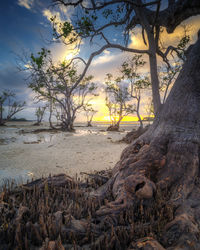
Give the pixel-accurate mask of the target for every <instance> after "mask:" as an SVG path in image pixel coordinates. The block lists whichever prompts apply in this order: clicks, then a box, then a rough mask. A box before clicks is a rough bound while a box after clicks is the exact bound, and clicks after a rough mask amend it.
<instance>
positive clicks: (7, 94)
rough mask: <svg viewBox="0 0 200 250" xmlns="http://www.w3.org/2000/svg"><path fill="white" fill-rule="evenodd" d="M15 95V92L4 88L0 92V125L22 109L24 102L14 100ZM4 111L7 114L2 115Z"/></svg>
mask: <svg viewBox="0 0 200 250" xmlns="http://www.w3.org/2000/svg"><path fill="white" fill-rule="evenodd" d="M15 96H16V95H15V93H13V92H12V91H9V90H4V91H3V92H2V93H1V94H0V126H1V125H4V124H5V123H6V122H7V121H9V120H10V119H11V118H12V117H13V116H14V115H15V114H17V113H18V112H20V111H22V110H23V109H24V107H25V104H26V103H25V102H16V101H14V100H13V99H14V98H15ZM5 111H6V112H7V115H4V112H5Z"/></svg>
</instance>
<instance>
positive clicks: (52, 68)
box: [29, 49, 96, 131]
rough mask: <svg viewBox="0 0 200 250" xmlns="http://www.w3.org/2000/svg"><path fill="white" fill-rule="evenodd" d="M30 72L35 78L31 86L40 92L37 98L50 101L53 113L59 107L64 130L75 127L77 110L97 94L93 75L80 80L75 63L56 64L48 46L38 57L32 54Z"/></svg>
mask: <svg viewBox="0 0 200 250" xmlns="http://www.w3.org/2000/svg"><path fill="white" fill-rule="evenodd" d="M29 71H30V72H31V79H32V81H31V83H30V84H29V87H30V88H31V89H32V90H33V91H34V92H35V93H36V94H37V98H38V99H43V100H44V99H45V100H47V101H48V102H49V103H50V114H52V112H53V108H54V107H56V109H57V112H59V114H60V115H59V116H57V117H58V118H59V119H60V120H61V126H62V129H64V130H67V131H72V130H74V120H75V118H76V115H77V112H79V111H80V110H81V109H83V107H84V105H86V104H87V100H86V99H87V97H88V96H91V95H95V90H96V85H95V84H94V83H93V82H92V79H93V77H92V76H87V77H84V78H83V79H82V80H81V81H79V75H78V73H77V65H76V64H75V63H74V62H71V63H69V64H67V62H66V61H64V62H62V63H58V64H55V63H53V60H52V57H51V53H50V51H49V50H46V49H42V51H41V52H39V53H38V56H34V55H33V54H32V55H31V65H30V66H29ZM58 109H59V111H58Z"/></svg>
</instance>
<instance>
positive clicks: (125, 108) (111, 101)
mask: <svg viewBox="0 0 200 250" xmlns="http://www.w3.org/2000/svg"><path fill="white" fill-rule="evenodd" d="M105 84H106V88H105V92H106V106H107V108H108V110H109V116H110V120H111V126H110V127H109V128H108V130H112V131H113V130H116V131H118V130H119V125H120V123H121V121H122V119H123V118H124V117H125V116H127V115H128V114H131V113H133V112H134V110H135V107H134V105H132V104H130V103H129V102H130V96H129V92H128V87H126V86H125V85H124V84H123V83H122V78H121V77H117V78H116V79H113V76H112V74H109V73H108V74H107V77H106V80H105Z"/></svg>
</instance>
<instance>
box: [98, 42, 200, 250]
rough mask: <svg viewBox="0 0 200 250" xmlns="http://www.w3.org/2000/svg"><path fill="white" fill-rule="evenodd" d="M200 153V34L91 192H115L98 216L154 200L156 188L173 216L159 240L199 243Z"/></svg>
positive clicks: (180, 245)
mask: <svg viewBox="0 0 200 250" xmlns="http://www.w3.org/2000/svg"><path fill="white" fill-rule="evenodd" d="M199 156H200V38H199V39H198V41H197V42H196V44H195V45H193V46H191V47H190V48H189V49H188V56H187V62H186V63H185V64H184V66H183V69H182V71H181V73H180V74H179V76H178V78H177V80H176V82H175V84H174V87H173V89H172V90H171V93H170V95H169V97H168V99H167V101H166V104H165V105H164V107H163V109H162V110H161V112H160V114H159V116H157V117H156V119H155V121H154V123H153V125H152V126H151V127H150V129H149V130H148V131H147V132H146V133H145V134H143V135H142V136H141V137H139V138H138V139H137V140H136V141H134V142H133V143H132V144H131V145H130V146H129V147H127V148H126V149H125V150H124V151H123V153H122V155H121V159H120V161H119V162H118V163H117V165H116V166H115V168H114V169H113V177H112V178H111V180H110V181H109V183H107V184H105V185H104V186H103V187H102V188H100V189H99V190H98V191H97V193H95V194H93V195H94V196H97V197H99V198H105V196H106V195H107V190H109V189H111V192H112V195H113V197H114V201H113V202H111V203H109V204H107V205H106V206H105V207H102V208H101V209H100V210H99V211H97V214H98V216H105V215H107V216H108V215H109V214H112V216H113V215H114V214H118V213H119V212H120V211H122V210H124V209H125V208H127V207H128V206H133V207H134V206H136V205H137V204H138V200H143V201H148V202H150V201H154V202H155V203H156V202H158V200H156V199H155V195H156V193H158V192H161V196H162V197H164V199H165V205H164V206H165V207H167V206H171V209H172V217H170V218H168V219H166V222H165V223H164V225H163V229H162V232H161V235H160V237H159V240H160V243H161V244H162V245H163V247H165V248H168V249H200V231H199V228H200V181H199V180H200V171H199ZM166 190H167V195H166V196H164V193H165V194H166ZM144 214H145V213H144ZM144 216H145V215H144ZM166 218H167V215H166ZM157 239H158V238H157ZM154 243H155V241H154ZM149 244H150V245H152V246H153V240H149ZM160 247H161V246H160ZM134 249H135V248H134ZM145 249H146V248H145ZM155 249H161V248H155Z"/></svg>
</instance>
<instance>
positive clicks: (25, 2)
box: [17, 0, 34, 9]
mask: <svg viewBox="0 0 200 250" xmlns="http://www.w3.org/2000/svg"><path fill="white" fill-rule="evenodd" d="M33 1H34V0H18V2H17V3H18V5H20V6H22V7H25V8H26V9H31V7H32V5H33Z"/></svg>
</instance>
